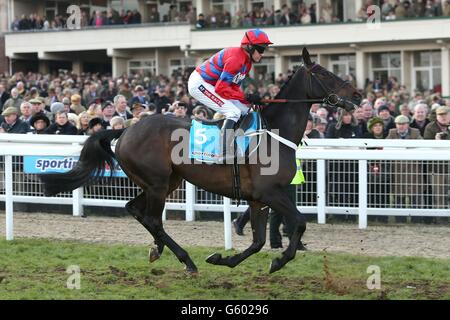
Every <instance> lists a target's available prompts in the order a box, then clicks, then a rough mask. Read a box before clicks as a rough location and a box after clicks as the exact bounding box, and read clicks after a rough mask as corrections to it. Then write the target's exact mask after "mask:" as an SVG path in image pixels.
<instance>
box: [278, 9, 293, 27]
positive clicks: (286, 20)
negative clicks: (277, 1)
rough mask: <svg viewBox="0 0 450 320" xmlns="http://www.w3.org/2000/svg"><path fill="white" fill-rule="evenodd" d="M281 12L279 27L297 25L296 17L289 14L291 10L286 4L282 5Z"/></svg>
mask: <svg viewBox="0 0 450 320" xmlns="http://www.w3.org/2000/svg"><path fill="white" fill-rule="evenodd" d="M281 12H282V14H281V18H280V24H281V25H284V26H288V25H292V24H296V23H297V17H296V16H295V14H293V13H292V12H291V9H290V8H289V7H288V6H287V4H283V5H282V6H281Z"/></svg>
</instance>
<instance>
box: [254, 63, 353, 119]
mask: <svg viewBox="0 0 450 320" xmlns="http://www.w3.org/2000/svg"><path fill="white" fill-rule="evenodd" d="M316 66H317V64H314V65H313V66H312V67H311V68H307V67H306V66H305V65H302V67H303V68H305V69H306V70H307V72H308V74H309V80H308V84H309V88H308V89H309V90H308V91H309V92H307V95H308V96H310V97H311V96H312V91H313V90H312V82H313V79H314V80H315V81H316V82H317V83H318V84H319V86H320V87H321V88H322V90H323V91H324V93H325V98H323V99H296V100H292V99H267V100H262V102H266V103H270V102H274V103H289V102H297V103H324V104H328V105H330V106H333V107H340V108H344V109H345V110H347V111H353V110H354V109H356V108H357V107H358V106H357V105H356V104H354V103H353V102H352V101H351V100H349V99H347V98H345V97H340V96H339V95H338V94H336V92H337V91H339V90H340V89H341V88H343V87H344V86H345V85H350V82H349V81H348V80H342V83H341V84H340V85H339V87H337V88H336V89H330V88H328V87H327V86H326V85H325V84H324V83H323V82H322V81H321V80H320V79H319V78H317V76H316V74H317V73H315V72H314V71H313V69H314V68H315V67H316Z"/></svg>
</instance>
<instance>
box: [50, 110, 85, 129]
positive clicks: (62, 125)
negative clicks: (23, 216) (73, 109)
mask: <svg viewBox="0 0 450 320" xmlns="http://www.w3.org/2000/svg"><path fill="white" fill-rule="evenodd" d="M77 132H78V130H77V127H75V126H74V125H73V124H71V123H70V122H69V119H68V116H67V113H66V112H64V110H61V111H58V112H56V114H55V122H54V123H52V124H51V125H50V126H49V127H48V128H47V130H45V133H46V134H61V135H63V134H65V135H75V134H77Z"/></svg>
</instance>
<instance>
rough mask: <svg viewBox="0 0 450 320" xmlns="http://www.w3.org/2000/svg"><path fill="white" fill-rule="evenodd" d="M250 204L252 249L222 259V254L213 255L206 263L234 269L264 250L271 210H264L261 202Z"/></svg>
mask: <svg viewBox="0 0 450 320" xmlns="http://www.w3.org/2000/svg"><path fill="white" fill-rule="evenodd" d="M249 203H250V208H251V210H250V211H251V213H250V222H251V225H252V233H253V242H252V244H251V245H250V247H248V248H247V249H245V250H244V251H243V252H241V253H238V254H236V255H233V256H228V257H222V255H221V254H220V253H213V254H212V255H210V256H209V257H208V258H206V262H208V263H211V264H217V265H223V266H228V267H230V268H234V267H235V266H237V265H238V264H239V263H241V262H242V261H244V260H245V259H247V258H248V257H250V256H251V255H252V254H254V253H257V252H259V251H260V250H261V249H262V247H263V246H264V244H265V243H266V226H267V216H268V213H269V208H268V207H267V206H266V207H265V208H264V209H262V208H263V207H264V204H262V203H259V202H249Z"/></svg>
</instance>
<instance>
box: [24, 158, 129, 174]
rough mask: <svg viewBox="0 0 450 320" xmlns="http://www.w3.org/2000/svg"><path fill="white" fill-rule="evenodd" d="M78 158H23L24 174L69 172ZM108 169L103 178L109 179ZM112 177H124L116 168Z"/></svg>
mask: <svg viewBox="0 0 450 320" xmlns="http://www.w3.org/2000/svg"><path fill="white" fill-rule="evenodd" d="M78 158H79V157H61V156H24V157H23V172H24V173H34V174H43V173H64V172H67V171H69V170H71V169H72V168H73V167H74V166H75V164H76V163H77V161H78ZM109 175H110V169H109V167H108V165H107V166H106V169H105V172H104V174H103V176H104V177H109ZM113 177H126V175H125V173H124V172H123V171H122V169H121V168H120V167H116V170H115V171H114V174H113Z"/></svg>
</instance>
